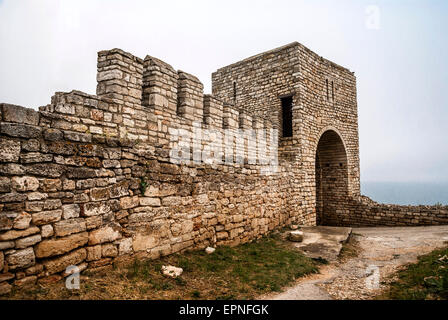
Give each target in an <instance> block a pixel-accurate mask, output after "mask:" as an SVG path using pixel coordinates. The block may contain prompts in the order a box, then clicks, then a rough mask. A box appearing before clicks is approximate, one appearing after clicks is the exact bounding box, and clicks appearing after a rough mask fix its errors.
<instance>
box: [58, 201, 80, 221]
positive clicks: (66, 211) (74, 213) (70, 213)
mask: <svg viewBox="0 0 448 320" xmlns="http://www.w3.org/2000/svg"><path fill="white" fill-rule="evenodd" d="M80 212H81V209H80V208H79V205H78V204H66V205H64V206H62V216H63V217H64V219H73V218H78V217H79V213H80Z"/></svg>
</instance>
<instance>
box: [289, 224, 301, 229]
mask: <svg viewBox="0 0 448 320" xmlns="http://www.w3.org/2000/svg"><path fill="white" fill-rule="evenodd" d="M297 229H299V226H298V225H297V224H292V225H291V230H297Z"/></svg>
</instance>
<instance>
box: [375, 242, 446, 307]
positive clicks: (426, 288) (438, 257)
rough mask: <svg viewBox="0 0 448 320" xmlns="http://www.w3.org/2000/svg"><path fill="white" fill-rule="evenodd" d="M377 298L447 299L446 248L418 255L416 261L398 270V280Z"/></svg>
mask: <svg viewBox="0 0 448 320" xmlns="http://www.w3.org/2000/svg"><path fill="white" fill-rule="evenodd" d="M377 299H384V300H385V299H388V300H389V299H390V300H439V299H443V300H446V299H448V248H444V249H440V250H435V251H433V252H431V253H429V254H427V255H424V256H421V257H419V259H418V262H417V263H415V264H410V265H408V266H407V267H406V269H404V270H402V271H400V272H399V273H398V280H396V281H394V282H393V283H392V284H391V285H390V288H389V289H388V290H387V291H386V292H385V293H383V294H382V295H380V296H379V297H377Z"/></svg>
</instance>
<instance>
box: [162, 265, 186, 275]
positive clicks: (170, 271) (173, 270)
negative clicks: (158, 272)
mask: <svg viewBox="0 0 448 320" xmlns="http://www.w3.org/2000/svg"><path fill="white" fill-rule="evenodd" d="M182 272H184V270H183V269H182V268H178V267H174V266H162V273H163V275H164V276H167V277H171V278H177V277H178V276H180V275H181V274H182Z"/></svg>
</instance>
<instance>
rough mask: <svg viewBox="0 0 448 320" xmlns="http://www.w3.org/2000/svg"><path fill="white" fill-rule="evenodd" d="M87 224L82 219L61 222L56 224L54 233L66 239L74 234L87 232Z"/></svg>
mask: <svg viewBox="0 0 448 320" xmlns="http://www.w3.org/2000/svg"><path fill="white" fill-rule="evenodd" d="M86 229H87V227H86V222H85V220H84V219H82V218H75V219H69V220H61V221H59V222H56V223H55V224H54V231H55V234H56V236H58V237H64V236H68V235H70V234H73V233H79V232H83V231H86Z"/></svg>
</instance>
